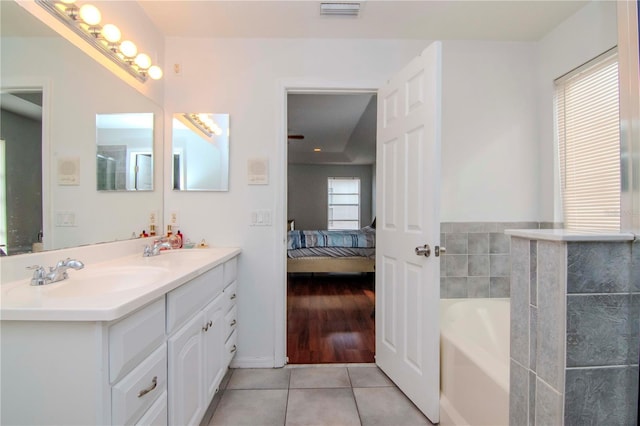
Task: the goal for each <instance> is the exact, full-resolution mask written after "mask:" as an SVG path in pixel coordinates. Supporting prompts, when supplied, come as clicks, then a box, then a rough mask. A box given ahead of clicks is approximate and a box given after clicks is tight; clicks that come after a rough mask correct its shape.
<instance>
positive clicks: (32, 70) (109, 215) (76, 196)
mask: <svg viewBox="0 0 640 426" xmlns="http://www.w3.org/2000/svg"><path fill="white" fill-rule="evenodd" d="M0 8H1V10H0V19H1V21H0V49H1V51H2V55H1V56H0V75H2V80H1V81H0V86H2V91H3V93H4V92H10V93H12V94H14V95H16V96H17V97H18V98H20V97H22V98H23V99H22V100H23V101H25V100H26V101H28V102H31V103H38V102H39V103H41V104H42V107H41V114H42V124H41V126H42V129H41V130H35V131H29V134H28V135H27V134H26V133H25V132H23V131H15V129H14V130H11V129H12V128H14V125H15V124H16V123H18V122H25V121H27V120H30V121H35V120H34V119H32V118H29V117H27V116H24V115H20V113H17V112H11V113H9V112H7V111H6V110H5V109H4V107H5V104H4V103H3V105H2V107H3V109H2V111H0V115H1V116H2V118H3V121H2V123H1V124H2V127H1V128H0V140H4V142H3V143H2V145H3V148H4V154H3V155H2V161H1V162H2V163H3V164H4V165H7V164H8V163H9V165H10V166H11V164H10V163H11V160H10V159H11V158H20V159H23V158H26V157H27V154H28V155H30V156H31V155H33V156H36V157H37V154H40V155H41V161H39V160H37V159H35V160H32V161H30V162H29V164H28V166H24V167H22V166H21V167H19V168H14V170H13V171H12V173H13V174H12V175H11V176H9V174H7V177H8V178H9V177H10V178H11V179H14V180H13V181H8V182H6V183H7V185H6V186H7V188H12V189H14V188H16V187H17V186H16V184H15V183H16V182H23V183H24V181H27V180H29V181H35V183H37V181H38V180H40V183H41V185H42V193H41V196H40V197H38V196H37V195H36V197H35V198H39V199H40V200H41V202H42V206H39V205H38V204H37V203H35V202H26V203H25V202H24V201H23V200H22V199H18V198H16V197H15V196H14V195H12V193H9V192H10V191H7V194H6V195H7V196H6V203H4V206H5V208H4V211H5V215H6V220H5V223H4V225H3V226H0V238H4V241H0V245H2V244H5V245H6V247H5V248H4V250H6V251H8V252H9V254H20V253H27V252H30V251H32V250H33V249H34V248H37V249H40V248H43V249H45V250H47V249H59V248H66V247H75V246H80V245H87V244H95V243H99V242H108V241H115V240H124V239H130V238H132V235H134V234H135V235H139V234H140V232H141V231H142V230H143V229H148V226H149V221H150V217H151V215H154V216H155V217H156V218H158V217H162V216H161V212H162V205H163V197H162V188H163V185H162V178H163V172H162V155H154V156H153V157H147V159H148V160H150V162H149V161H147V165H146V166H145V167H148V168H150V169H151V170H152V171H153V172H152V174H151V175H149V174H147V175H146V182H140V183H139V187H140V188H143V187H144V190H143V191H129V190H126V191H119V190H118V189H119V188H118V187H117V186H116V191H104V190H98V189H97V183H96V182H97V176H98V161H97V159H96V153H97V152H98V151H99V149H98V148H97V139H96V138H97V135H98V134H99V133H102V132H103V129H100V130H99V127H101V125H100V124H99V123H100V122H101V119H96V117H107V116H109V117H111V118H115V117H117V116H120V117H140V115H139V114H143V115H144V116H145V117H146V124H145V125H144V126H145V130H144V131H143V132H144V133H145V134H146V139H147V141H148V142H147V145H146V147H145V148H144V149H143V148H139V147H138V146H136V147H135V148H134V147H133V146H132V147H131V148H129V149H128V150H127V151H128V153H127V158H128V159H130V155H131V154H130V151H136V152H138V153H140V156H141V158H140V161H141V162H144V160H145V158H143V157H144V156H145V155H148V154H149V153H150V152H155V153H158V152H162V149H163V148H162V147H163V145H162V141H163V132H164V127H163V117H164V113H163V111H162V107H161V106H160V105H158V104H156V103H154V102H153V101H152V100H150V99H149V98H147V97H145V96H143V95H142V94H141V93H140V92H138V91H137V90H135V89H134V88H133V87H131V86H130V85H128V84H127V83H125V82H124V81H122V80H121V79H120V78H118V77H116V76H115V75H114V74H113V73H111V72H110V71H109V70H107V69H106V68H105V67H103V66H102V65H100V64H98V63H97V62H96V61H94V60H93V59H91V58H89V57H88V56H87V55H86V54H85V53H83V52H82V51H81V50H80V49H78V48H77V47H75V46H73V45H72V44H71V43H69V42H68V41H67V40H65V39H63V38H62V37H61V36H59V35H58V34H57V33H55V32H53V31H52V30H51V29H49V28H48V27H47V26H46V25H45V24H43V23H42V22H40V21H39V20H37V19H36V18H34V17H33V16H32V15H31V14H29V13H28V12H27V11H25V10H24V9H23V8H22V7H20V6H19V5H17V4H16V3H14V2H10V1H2V2H0ZM33 92H35V93H41V94H40V95H39V96H41V101H38V100H34V99H33V97H32V96H31V97H29V98H28V97H27V96H25V95H23V94H21V93H27V94H28V93H33ZM17 115H19V117H17V118H16V116H17ZM149 120H151V124H150V122H149ZM134 121H136V122H137V118H136V120H134ZM130 127H131V125H130ZM30 128H31V129H33V128H36V127H30ZM138 130H140V129H131V128H129V129H128V130H127V131H126V132H127V134H128V135H129V136H131V135H134V134H135V133H136V132H137V131H138ZM122 131H124V130H121V131H120V132H122ZM33 134H35V138H36V139H38V140H37V142H38V143H41V147H40V148H38V149H37V152H36V153H25V152H21V151H20V149H22V148H21V147H22V145H24V143H25V140H27V136H28V137H29V138H31V137H34V135H33ZM121 135H122V134H121ZM150 135H152V136H151V137H150ZM38 136H40V138H38ZM111 136H112V137H119V136H114V135H111ZM111 136H110V137H111ZM129 136H127V137H126V138H128V139H130V138H129ZM100 138H101V136H100ZM34 143H35V142H34ZM149 143H150V145H149ZM109 144H111V145H118V144H120V145H122V144H124V143H119V142H115V141H114V140H111V141H110V142H109ZM127 145H128V143H127ZM36 157H33V158H36ZM29 158H32V157H29ZM125 163H126V164H127V167H129V165H130V164H128V161H125ZM38 174H41V178H40V179H38V178H35V179H32V178H33V177H34V176H38ZM130 179H135V177H133V178H132V177H131V176H130V175H129V176H127V175H126V171H125V180H126V181H128V180H130ZM125 187H126V184H125ZM126 188H127V189H129V187H126ZM37 191H38V189H37V185H34V187H33V188H30V189H21V192H32V193H36V194H37ZM14 192H15V191H14ZM0 195H1V194H0ZM34 210H37V211H38V212H40V214H41V218H40V219H38V218H35V219H34V220H35V222H29V223H22V222H21V221H22V219H24V218H27V217H29V216H30V215H29V214H27V212H29V211H31V212H33V211H34ZM1 216H2V214H1V213H0V217H1ZM36 222H37V223H36ZM40 223H41V225H40V226H38V225H39V224H40ZM23 225H24V226H23ZM159 226H160V225H159ZM2 229H4V234H3V232H2ZM40 231H42V234H41V232H40ZM14 234H15V235H14ZM17 234H20V235H19V236H18V235H17ZM3 235H4V237H3ZM40 235H42V237H40ZM39 239H42V244H38V242H39V241H38V240H39ZM34 243H35V245H34Z"/></svg>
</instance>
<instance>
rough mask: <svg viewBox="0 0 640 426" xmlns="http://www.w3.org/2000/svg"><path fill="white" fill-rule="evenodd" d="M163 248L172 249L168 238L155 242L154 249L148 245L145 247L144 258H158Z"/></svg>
mask: <svg viewBox="0 0 640 426" xmlns="http://www.w3.org/2000/svg"><path fill="white" fill-rule="evenodd" d="M162 248H166V249H171V248H172V247H171V244H169V240H167V239H166V238H161V239H159V240H156V241H154V242H153V247H152V246H150V245H148V244H147V245H145V246H144V252H143V253H142V256H143V257H151V256H157V255H159V254H160V249H162Z"/></svg>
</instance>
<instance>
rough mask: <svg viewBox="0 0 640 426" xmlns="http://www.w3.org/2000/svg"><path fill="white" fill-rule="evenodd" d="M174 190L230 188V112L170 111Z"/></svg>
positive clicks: (226, 189) (221, 189)
mask: <svg viewBox="0 0 640 426" xmlns="http://www.w3.org/2000/svg"><path fill="white" fill-rule="evenodd" d="M172 145H173V146H172V153H173V179H172V188H173V189H174V190H176V191H228V190H229V114H212V113H176V114H173V144H172Z"/></svg>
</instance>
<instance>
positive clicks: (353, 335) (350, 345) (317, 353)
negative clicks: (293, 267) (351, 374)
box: [287, 274, 375, 364]
mask: <svg viewBox="0 0 640 426" xmlns="http://www.w3.org/2000/svg"><path fill="white" fill-rule="evenodd" d="M287 284H288V292H287V327H288V330H287V356H288V357H289V364H323V363H364V362H374V354H375V319H374V317H373V315H372V314H373V310H374V307H375V295H374V291H373V290H374V285H375V280H374V275H373V274H313V275H312V274H289V276H288V283H287Z"/></svg>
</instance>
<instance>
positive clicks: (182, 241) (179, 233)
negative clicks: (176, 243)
mask: <svg viewBox="0 0 640 426" xmlns="http://www.w3.org/2000/svg"><path fill="white" fill-rule="evenodd" d="M176 236H177V237H178V238H180V248H182V247H183V246H184V235H182V232H180V230H178V233H177V234H176Z"/></svg>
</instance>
